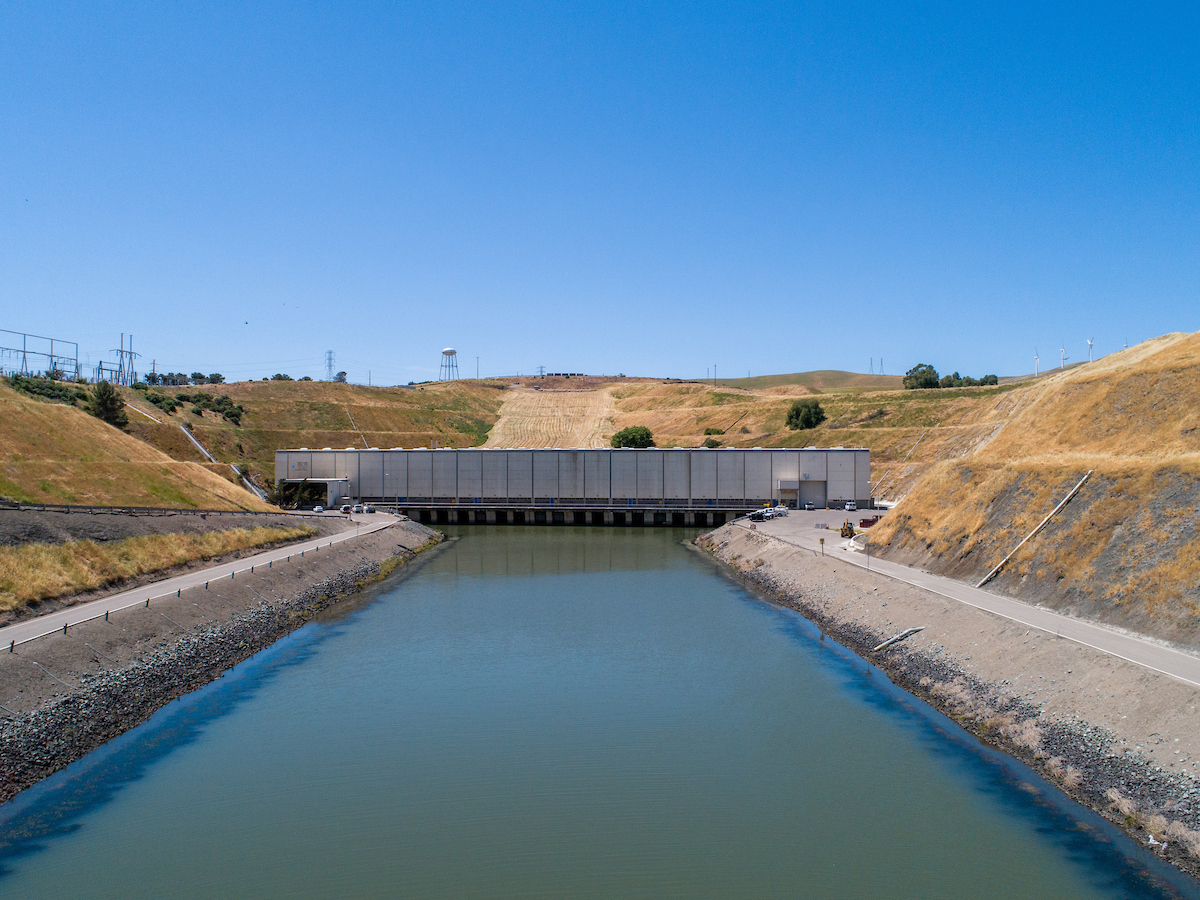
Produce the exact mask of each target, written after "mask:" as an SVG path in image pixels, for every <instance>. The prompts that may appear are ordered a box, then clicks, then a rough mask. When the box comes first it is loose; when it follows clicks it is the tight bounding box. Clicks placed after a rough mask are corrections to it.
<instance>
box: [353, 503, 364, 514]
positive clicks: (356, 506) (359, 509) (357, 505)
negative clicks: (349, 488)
mask: <svg viewBox="0 0 1200 900" xmlns="http://www.w3.org/2000/svg"><path fill="white" fill-rule="evenodd" d="M354 511H355V512H356V513H360V512H362V511H363V508H362V504H361V503H355V504H354Z"/></svg>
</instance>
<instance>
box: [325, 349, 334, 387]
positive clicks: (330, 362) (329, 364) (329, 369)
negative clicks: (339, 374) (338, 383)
mask: <svg viewBox="0 0 1200 900" xmlns="http://www.w3.org/2000/svg"><path fill="white" fill-rule="evenodd" d="M334 362H335V357H334V355H333V351H332V350H326V351H325V380H326V381H333V366H334Z"/></svg>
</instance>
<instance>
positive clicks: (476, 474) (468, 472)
mask: <svg viewBox="0 0 1200 900" xmlns="http://www.w3.org/2000/svg"><path fill="white" fill-rule="evenodd" d="M455 455H456V456H457V457H458V496H459V497H460V498H462V499H464V500H473V499H475V498H476V497H482V496H483V451H481V450H459V451H458V453H456V454H455Z"/></svg>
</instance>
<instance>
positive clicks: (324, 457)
mask: <svg viewBox="0 0 1200 900" xmlns="http://www.w3.org/2000/svg"><path fill="white" fill-rule="evenodd" d="M336 468H337V457H336V456H335V455H334V454H332V453H314V454H312V476H311V477H313V478H333V477H334V474H335V471H334V470H335V469H336ZM343 474H344V473H343Z"/></svg>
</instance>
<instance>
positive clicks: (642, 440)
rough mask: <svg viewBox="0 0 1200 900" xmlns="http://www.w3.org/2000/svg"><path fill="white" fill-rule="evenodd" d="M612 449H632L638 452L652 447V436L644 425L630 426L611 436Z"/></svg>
mask: <svg viewBox="0 0 1200 900" xmlns="http://www.w3.org/2000/svg"><path fill="white" fill-rule="evenodd" d="M612 445H613V446H614V447H634V448H637V449H639V450H641V449H645V448H646V447H653V446H654V435H653V434H651V433H650V429H649V428H647V427H646V426H645V425H630V426H629V427H628V428H622V429H621V430H620V431H618V432H617V433H616V434H614V435H613V436H612Z"/></svg>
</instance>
